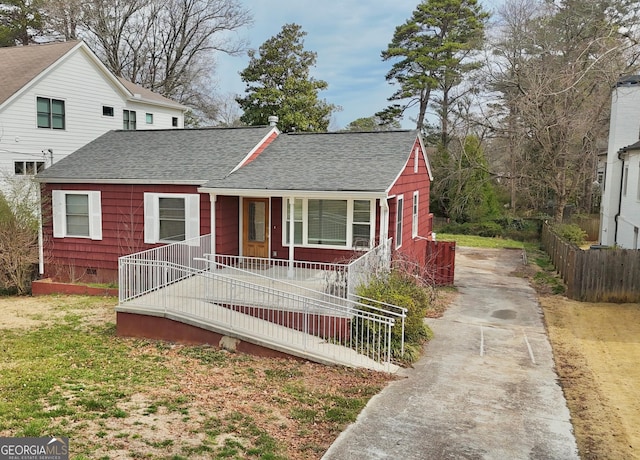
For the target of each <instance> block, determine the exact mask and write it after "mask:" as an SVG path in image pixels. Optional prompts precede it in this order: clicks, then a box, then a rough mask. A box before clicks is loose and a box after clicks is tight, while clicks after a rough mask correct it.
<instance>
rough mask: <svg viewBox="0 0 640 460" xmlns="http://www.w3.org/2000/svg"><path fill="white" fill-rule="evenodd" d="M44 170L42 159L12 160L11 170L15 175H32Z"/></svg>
mask: <svg viewBox="0 0 640 460" xmlns="http://www.w3.org/2000/svg"><path fill="white" fill-rule="evenodd" d="M40 171H44V161H14V162H13V172H14V173H15V175H16V176H33V175H35V174H36V173H39V172H40Z"/></svg>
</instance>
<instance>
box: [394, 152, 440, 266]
mask: <svg viewBox="0 0 640 460" xmlns="http://www.w3.org/2000/svg"><path fill="white" fill-rule="evenodd" d="M416 148H418V149H420V150H421V152H420V155H418V172H417V173H416V172H414V151H415V149H416ZM430 186H431V180H430V179H429V171H428V169H427V164H426V161H425V153H424V152H423V151H422V147H421V146H420V143H419V142H418V141H417V140H416V142H415V144H414V145H413V148H412V149H411V154H410V155H409V158H408V159H407V163H406V164H405V167H404V170H403V171H402V173H401V174H400V176H399V177H398V179H397V180H396V182H395V183H394V185H393V187H392V188H391V191H390V195H391V196H396V197H397V196H399V195H403V197H404V209H403V212H402V222H403V224H402V246H401V247H400V248H398V251H399V252H401V253H402V254H403V255H404V256H406V257H408V258H410V259H411V260H415V261H416V262H419V263H420V264H424V263H425V254H426V240H425V238H426V239H428V240H430V239H431V231H432V228H433V227H432V220H433V215H432V214H431V213H430V212H429V190H430ZM416 191H418V192H419V198H418V236H419V238H413V237H412V220H413V193H414V192H416ZM396 204H397V198H392V199H390V200H389V215H390V219H389V236H391V237H393V241H394V242H393V245H394V248H395V244H396V243H395V241H396V238H395V237H396V217H397V213H396Z"/></svg>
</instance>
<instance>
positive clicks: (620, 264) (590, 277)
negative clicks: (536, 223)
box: [542, 223, 640, 303]
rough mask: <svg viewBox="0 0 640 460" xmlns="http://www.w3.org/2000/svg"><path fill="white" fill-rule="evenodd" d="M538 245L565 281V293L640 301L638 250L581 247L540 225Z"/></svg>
mask: <svg viewBox="0 0 640 460" xmlns="http://www.w3.org/2000/svg"><path fill="white" fill-rule="evenodd" d="M542 246H543V248H544V249H545V251H546V252H547V254H549V256H550V257H551V261H552V262H553V265H554V266H555V267H556V270H557V271H558V273H559V274H560V276H561V277H562V279H563V280H564V282H565V283H566V285H567V297H569V298H571V299H574V300H580V301H583V302H616V303H625V302H640V251H635V250H630V249H589V250H583V249H580V248H579V247H577V246H575V245H573V244H570V243H568V242H567V241H565V240H563V239H562V238H560V237H559V236H558V235H557V234H556V233H555V232H554V231H553V230H552V229H551V226H550V225H549V224H547V223H545V224H544V225H543V226H542Z"/></svg>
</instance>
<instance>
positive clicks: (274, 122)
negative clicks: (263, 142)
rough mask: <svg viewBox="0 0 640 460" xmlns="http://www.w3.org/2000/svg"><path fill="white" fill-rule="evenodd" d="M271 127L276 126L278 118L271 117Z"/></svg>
mask: <svg viewBox="0 0 640 460" xmlns="http://www.w3.org/2000/svg"><path fill="white" fill-rule="evenodd" d="M268 120H269V126H275V125H276V124H277V123H278V117H277V116H275V115H271V116H270V117H269V118H268Z"/></svg>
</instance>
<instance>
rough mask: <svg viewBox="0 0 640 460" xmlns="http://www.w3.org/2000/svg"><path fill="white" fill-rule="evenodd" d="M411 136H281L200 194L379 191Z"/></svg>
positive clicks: (396, 171)
mask: <svg viewBox="0 0 640 460" xmlns="http://www.w3.org/2000/svg"><path fill="white" fill-rule="evenodd" d="M416 137H417V132H415V131H386V132H339V133H300V134H291V133H289V134H281V135H280V136H278V138H277V139H275V140H274V141H273V142H272V143H271V144H270V145H269V146H268V147H267V148H266V149H265V151H264V152H263V153H262V154H260V155H259V156H258V157H257V158H255V159H253V161H251V162H249V163H245V165H244V166H243V167H241V168H239V169H237V170H235V171H234V172H233V173H232V174H230V175H228V176H227V177H224V178H222V179H219V180H215V181H210V182H208V183H207V184H206V185H205V186H204V189H203V191H214V190H255V191H257V190H263V191H264V190H271V191H275V190H278V191H288V190H297V191H335V192H373V193H378V194H380V193H384V192H385V191H386V190H387V189H388V188H389V187H390V186H391V185H392V184H393V182H394V180H395V179H396V177H397V176H398V174H399V173H400V172H401V170H402V169H403V167H404V165H405V164H406V157H407V153H408V151H409V149H410V148H411V146H412V145H413V144H414V142H415V140H416ZM208 189H210V190H208Z"/></svg>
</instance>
